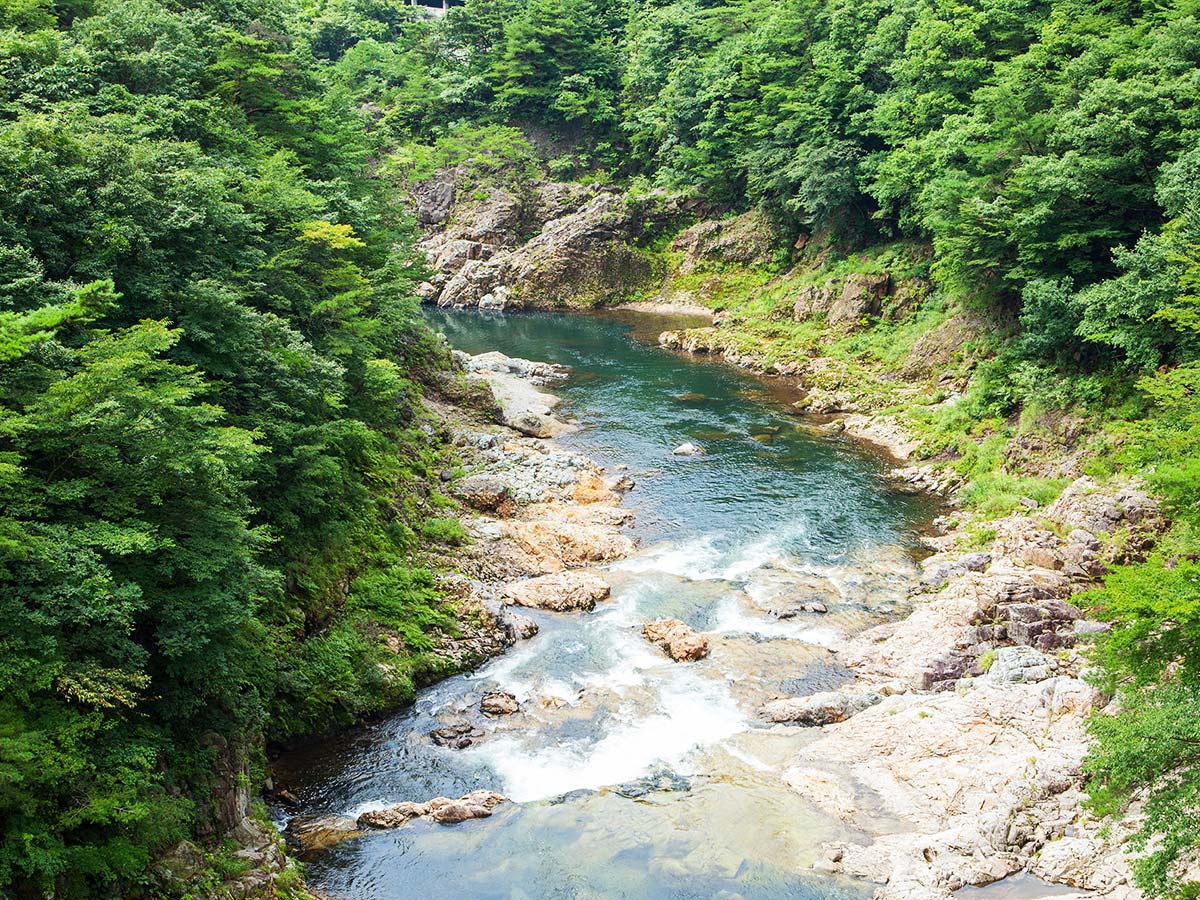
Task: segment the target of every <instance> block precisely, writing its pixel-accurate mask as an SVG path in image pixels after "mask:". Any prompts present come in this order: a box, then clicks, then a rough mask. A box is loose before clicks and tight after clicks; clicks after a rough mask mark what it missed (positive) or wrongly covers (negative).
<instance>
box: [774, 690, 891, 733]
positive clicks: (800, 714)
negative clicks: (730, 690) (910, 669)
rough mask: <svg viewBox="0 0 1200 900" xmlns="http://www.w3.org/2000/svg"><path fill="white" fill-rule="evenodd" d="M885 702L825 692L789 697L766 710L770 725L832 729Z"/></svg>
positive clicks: (875, 695) (865, 695)
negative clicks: (828, 726) (782, 724)
mask: <svg viewBox="0 0 1200 900" xmlns="http://www.w3.org/2000/svg"><path fill="white" fill-rule="evenodd" d="M881 700H883V696H882V695H881V694H878V693H876V692H875V691H867V692H865V693H861V694H851V693H847V692H843V691H823V692H821V693H819V694H813V695H811V696H809V697H788V698H785V699H783V700H772V701H771V702H770V703H767V704H765V705H764V706H763V707H762V710H761V713H762V715H763V716H764V717H766V718H767V720H768V721H771V722H775V723H787V724H793V725H815V726H819V725H832V724H833V723H834V722H844V721H846V720H847V719H848V718H850V717H851V716H853V715H854V714H855V713H860V712H862V711H863V710H864V709H867V708H868V707H870V706H874V705H875V704H876V703H879V702H880V701H881Z"/></svg>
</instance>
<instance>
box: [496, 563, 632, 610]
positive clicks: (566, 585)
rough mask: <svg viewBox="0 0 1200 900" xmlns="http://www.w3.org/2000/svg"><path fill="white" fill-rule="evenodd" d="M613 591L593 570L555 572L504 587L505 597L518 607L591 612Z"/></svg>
mask: <svg viewBox="0 0 1200 900" xmlns="http://www.w3.org/2000/svg"><path fill="white" fill-rule="evenodd" d="M610 593H611V589H610V588H609V586H608V582H606V581H605V580H604V579H603V578H601V577H600V576H598V575H594V574H592V573H591V572H554V573H552V574H550V575H541V576H538V577H537V578H528V579H526V580H525V581H518V582H514V583H513V584H510V585H508V586H507V587H505V588H504V598H505V599H506V600H507V601H508V602H509V603H512V604H513V605H515V606H528V607H532V608H533V609H548V610H551V611H553V612H567V611H569V610H585V611H590V610H592V609H594V608H595V607H596V601H598V600H607V599H608V597H609V594H610Z"/></svg>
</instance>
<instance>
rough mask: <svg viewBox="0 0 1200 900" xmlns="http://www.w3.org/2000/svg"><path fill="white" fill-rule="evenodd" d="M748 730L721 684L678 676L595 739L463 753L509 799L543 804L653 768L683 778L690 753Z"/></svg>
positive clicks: (497, 745) (514, 743)
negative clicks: (643, 709)
mask: <svg viewBox="0 0 1200 900" xmlns="http://www.w3.org/2000/svg"><path fill="white" fill-rule="evenodd" d="M748 727H749V722H748V721H747V718H746V716H745V714H744V713H742V711H741V710H739V709H738V706H737V704H736V703H735V702H734V701H733V698H732V697H731V696H730V695H729V692H728V690H727V689H726V688H725V686H724V684H722V683H720V682H716V681H712V680H710V679H705V678H698V677H695V676H693V675H690V674H689V673H686V672H685V671H679V672H678V673H677V674H676V676H675V677H673V678H670V679H669V680H667V681H666V682H665V683H663V684H662V686H661V688H660V691H659V693H658V696H657V698H656V704H655V709H654V710H653V711H652V712H648V713H639V712H633V713H632V714H626V715H623V716H622V717H621V718H620V720H619V721H618V723H617V724H616V725H615V726H613V727H612V728H611V730H609V731H608V732H607V733H606V734H605V735H604V736H603V737H601V738H599V739H598V740H595V741H591V740H588V741H571V742H564V743H559V744H555V745H551V746H545V747H536V748H530V747H528V746H527V745H526V744H525V743H524V742H523V741H521V740H518V739H516V738H511V737H503V738H498V739H496V740H492V741H489V742H487V743H486V744H483V745H481V746H480V747H479V748H478V749H476V748H471V749H469V750H466V751H463V752H464V753H467V754H471V755H474V756H477V757H479V758H480V759H481V760H482V761H484V762H485V763H486V764H487V766H488V768H489V769H491V770H492V771H493V772H495V773H496V775H497V776H498V777H499V779H500V783H501V785H502V787H501V788H500V790H501V791H502V792H503V793H505V794H506V795H508V796H509V797H511V798H512V799H513V800H516V801H530V800H544V799H547V798H549V797H556V796H559V795H561V794H565V793H568V792H570V791H574V790H579V789H581V788H591V789H595V788H601V787H606V786H609V785H614V784H621V783H624V782H628V781H633V780H636V779H638V778H641V777H643V776H645V775H648V774H650V773H651V772H652V771H654V770H655V769H656V768H658V767H660V766H667V767H669V768H670V769H672V770H673V771H675V772H678V773H679V774H683V775H686V774H689V773H690V771H691V767H690V766H689V761H690V758H691V757H692V756H693V755H694V753H695V751H696V750H698V749H700V748H703V747H706V746H712V745H714V744H718V743H720V742H722V741H724V740H725V739H727V738H729V737H730V736H732V735H734V734H737V733H738V732H741V731H744V730H745V729H746V728H748Z"/></svg>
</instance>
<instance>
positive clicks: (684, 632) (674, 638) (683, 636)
mask: <svg viewBox="0 0 1200 900" xmlns="http://www.w3.org/2000/svg"><path fill="white" fill-rule="evenodd" d="M642 636H643V637H644V638H645V639H646V640H648V641H649V642H650V643H652V644H657V645H658V646H659V647H660V648H662V649H663V650H664V651H665V652H666V654H667V656H669V657H671V659H673V660H675V661H676V662H692V661H694V660H697V659H703V658H704V657H705V656H708V638H706V637H705V636H704V635H702V634H697V633H696V632H695V631H693V630H692V629H691V628H689V627H688V626H687V625H685V624H684V623H683V622H680V621H679V620H678V619H659V620H658V621H655V622H647V623H646V624H645V625H643V626H642Z"/></svg>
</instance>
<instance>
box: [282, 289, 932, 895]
mask: <svg viewBox="0 0 1200 900" xmlns="http://www.w3.org/2000/svg"><path fill="white" fill-rule="evenodd" d="M429 318H430V322H431V324H432V325H433V326H434V327H435V328H438V329H440V330H442V331H443V332H444V333H445V334H446V336H447V338H448V339H449V340H450V342H451V343H452V344H453V345H454V346H455V347H457V348H459V349H461V350H464V351H466V352H468V353H479V352H484V351H487V350H500V351H502V352H503V353H506V354H508V355H510V356H523V357H527V358H530V359H536V360H545V361H550V362H555V363H560V364H562V365H565V366H567V367H569V368H570V370H571V376H570V377H569V378H568V379H567V380H566V381H565V382H564V383H562V384H560V385H555V387H554V390H555V391H556V392H557V393H559V394H560V395H561V396H562V397H563V398H564V400H565V401H566V404H567V406H566V411H567V412H568V413H569V414H571V415H573V416H575V417H576V418H577V419H578V420H579V421H580V423H581V424H582V425H583V426H584V427H583V428H582V429H581V430H579V431H577V432H574V433H572V434H570V435H568V436H566V437H565V438H563V439H562V440H561V443H562V444H565V445H566V447H567V448H569V449H573V450H576V451H578V452H580V453H583V454H585V455H587V456H590V457H591V458H593V459H595V460H596V461H597V462H598V463H600V464H601V465H604V466H614V465H618V464H621V465H626V466H628V467H629V469H630V470H631V473H632V474H633V476H634V478H635V480H636V487H635V488H634V489H633V491H632V492H631V493H630V494H629V495H628V497H627V499H626V503H627V504H628V505H629V506H630V507H632V508H633V509H634V510H635V512H636V514H637V522H636V524H635V526H634V534H635V536H637V537H638V538H639V539H640V541H641V542H642V546H643V549H642V550H641V551H639V553H638V554H636V555H635V556H633V557H631V558H630V559H628V560H625V561H623V562H621V563H618V564H616V565H615V566H613V567H611V569H610V571H609V572H608V573H607V577H608V578H609V580H610V581H611V583H612V587H613V597H612V600H611V601H610V602H608V603H605V604H603V605H602V606H601V607H599V608H598V609H597V610H596V612H595V613H593V614H591V615H587V616H578V617H577V616H569V615H567V616H563V615H560V616H555V615H553V614H545V613H534V615H535V617H536V618H537V619H538V621H539V624H540V625H541V628H542V630H541V632H540V633H539V635H538V636H537V637H536V638H534V639H533V640H531V641H528V642H525V643H523V644H521V645H519V646H518V647H516V648H514V649H513V650H512V651H511V652H510V653H508V654H507V655H506V656H504V657H501V658H500V659H497V660H494V661H493V662H491V663H489V664H488V665H486V666H484V667H483V668H482V669H480V670H479V671H477V672H475V673H472V674H470V675H466V676H459V677H456V678H452V679H448V680H447V681H444V682H442V683H440V684H438V685H435V686H433V687H431V688H429V689H427V690H424V691H422V692H421V693H420V695H419V696H418V698H417V700H416V702H415V703H414V704H413V705H412V706H411V707H409V708H407V709H405V710H403V711H401V712H400V713H397V714H396V715H394V716H392V717H390V718H388V719H386V720H385V721H382V722H380V723H377V724H375V725H371V726H367V727H364V728H361V729H358V730H356V731H354V732H351V733H348V734H346V735H342V736H339V737H338V738H335V739H333V740H330V741H326V742H323V743H318V744H313V745H312V746H309V747H307V748H303V749H300V750H297V751H295V752H293V753H290V754H288V755H286V756H285V757H284V758H282V759H280V760H278V761H277V764H276V772H277V775H278V777H279V779H280V781H281V782H282V783H283V784H285V785H287V786H288V788H289V789H291V790H292V791H293V792H294V793H296V794H297V795H298V796H299V797H300V800H301V802H302V805H303V812H304V814H305V815H341V816H347V815H349V816H356V815H358V814H360V813H361V812H363V811H365V810H367V809H373V808H379V807H382V806H385V805H388V804H391V803H395V802H398V801H400V800H423V799H427V798H429V797H433V796H437V795H446V796H458V795H460V794H462V793H465V792H466V791H469V790H473V789H476V788H481V787H483V788H490V789H496V790H500V791H502V792H503V793H505V794H507V795H508V796H510V797H512V798H513V799H514V800H516V801H518V802H517V803H513V804H506V805H505V806H503V807H501V808H500V810H499V811H498V812H497V813H496V814H495V815H494V816H493V817H492V818H490V819H485V820H478V821H472V822H467V823H464V824H463V825H460V826H456V827H453V828H445V827H442V826H437V825H432V824H429V823H426V822H423V821H418V822H414V823H411V824H409V825H407V826H405V827H404V828H401V829H399V830H396V831H390V832H374V833H370V834H367V835H365V836H362V837H359V838H356V839H353V840H350V841H346V842H344V843H340V844H337V845H335V846H333V847H330V848H327V849H324V850H321V851H320V852H316V853H313V854H311V856H310V857H309V859H308V863H309V874H310V878H311V880H312V882H313V884H314V885H316V886H317V887H319V888H322V889H324V890H327V891H328V892H329V893H330V894H331V895H333V896H337V897H345V898H349V900H368V898H369V900H392V898H397V900H398V898H402V897H404V898H408V897H422V896H424V895H426V894H428V893H431V892H437V893H439V894H441V895H449V896H453V897H455V898H464V900H485V898H531V900H548V898H593V897H595V898H600V897H604V898H608V897H628V898H654V900H657V898H663V900H666V898H681V900H682V898H697V900H699V898H710V897H727V898H736V897H743V898H748V900H749V898H761V900H766V898H794V900H858V898H865V897H867V896H869V895H870V893H871V890H870V889H869V888H868V887H866V886H862V885H856V884H852V883H850V882H843V881H839V880H835V879H830V878H826V877H823V876H818V875H815V874H812V873H810V872H808V871H806V870H807V868H808V866H809V865H811V863H812V862H813V861H814V860H815V859H816V854H817V852H818V850H819V847H820V844H821V842H822V841H825V840H830V839H834V838H851V839H853V837H854V834H853V833H852V832H849V831H848V830H847V829H846V827H845V826H844V825H842V824H840V823H838V822H835V821H832V820H830V819H828V818H827V817H825V816H823V815H822V814H820V813H819V812H818V811H816V810H815V809H814V808H812V807H811V806H809V805H808V804H807V803H806V801H804V799H803V798H801V797H800V796H799V795H797V794H795V793H794V792H792V791H790V790H788V789H787V788H786V787H785V786H784V785H783V784H782V782H781V780H780V773H781V772H782V771H783V770H784V769H785V768H786V765H787V760H788V758H789V755H790V754H792V753H794V752H795V750H796V749H797V748H798V747H799V746H800V745H801V744H802V743H803V742H804V741H806V740H809V739H810V736H808V735H805V734H798V733H797V732H798V731H801V730H798V729H795V730H791V731H788V732H787V733H781V732H780V731H779V730H778V729H776V730H773V731H772V730H767V729H764V728H762V727H761V723H760V722H758V721H757V720H756V719H755V716H754V711H755V709H756V708H757V706H758V705H759V704H760V703H761V702H762V701H763V700H764V699H766V698H768V697H770V696H774V695H778V694H781V693H799V692H805V691H812V690H819V689H827V688H829V687H833V686H836V685H837V684H839V683H842V682H843V681H844V680H845V679H846V678H847V677H848V673H846V672H845V670H844V669H841V668H840V667H838V666H836V665H834V664H833V663H832V661H831V658H830V655H829V652H828V650H827V649H826V646H827V644H828V643H829V642H830V641H831V640H834V639H836V637H837V636H838V635H839V634H844V633H850V632H853V631H855V630H857V629H859V628H862V627H866V625H868V624H871V623H872V622H875V621H879V620H880V618H881V617H882V616H885V615H889V614H894V612H895V611H896V609H897V608H898V606H899V605H900V604H902V603H903V602H904V601H903V598H904V596H905V589H906V587H907V584H908V580H909V579H910V578H911V575H912V568H913V562H912V556H913V553H914V552H915V549H916V548H915V540H914V538H913V535H914V531H915V529H916V528H917V527H918V526H919V525H920V524H921V523H922V522H923V521H925V520H927V518H928V517H929V515H930V510H931V506H930V504H928V503H927V502H925V501H923V500H921V499H920V498H916V497H913V496H911V495H907V494H903V493H900V492H897V491H894V490H891V489H890V488H889V487H888V485H887V483H886V481H885V480H884V478H883V474H884V472H885V468H886V466H885V463H884V462H883V461H882V460H881V459H879V458H878V457H876V456H874V455H872V454H871V453H869V452H866V451H864V450H862V449H860V448H858V447H856V446H854V445H852V444H850V443H849V442H846V441H843V440H841V439H838V438H833V437H830V436H827V435H825V434H822V433H818V432H814V431H812V430H811V429H809V428H807V427H805V425H804V423H803V422H801V421H799V420H798V419H797V418H796V417H794V416H792V415H790V414H789V412H788V407H787V401H788V396H787V394H788V386H787V385H786V384H785V383H783V382H781V381H779V380H775V381H771V380H767V379H757V378H754V377H753V376H750V375H748V374H746V373H744V372H739V371H737V370H735V369H733V368H732V367H729V366H726V365H724V364H721V363H719V362H716V361H710V360H703V359H691V358H687V357H684V356H680V355H677V354H672V353H669V352H667V351H664V350H661V349H659V348H658V347H657V346H655V345H654V344H653V338H654V337H655V336H656V335H657V331H658V330H662V329H663V328H665V327H670V326H671V325H672V324H673V323H670V322H664V321H658V320H655V319H654V318H653V317H646V316H637V317H630V316H620V315H596V316H575V317H566V316H555V315H506V316H501V315H491V316H489V315H482V314H472V313H449V312H444V311H431V312H430V313H429ZM656 329H657V330H656ZM647 338H649V340H650V343H647V342H646V339H647ZM685 441H693V442H696V443H699V444H701V445H702V446H703V447H704V448H705V454H704V455H703V456H699V457H693V458H677V457H674V456H672V454H671V450H672V448H674V447H675V446H677V445H679V444H681V443H683V442H685ZM798 591H804V592H808V593H807V594H806V596H808V597H809V598H810V599H814V598H816V599H820V600H821V602H822V604H824V605H825V607H826V608H827V613H826V614H822V615H820V616H817V615H798V616H795V617H790V614H789V617H788V618H786V619H784V618H777V617H772V616H771V615H768V614H767V613H766V612H764V610H766V611H768V612H769V611H770V610H771V608H772V606H771V604H773V603H775V602H776V601H777V600H778V598H779V597H780V596H783V597H787V596H791V595H793V594H795V593H796V592H798ZM668 615H669V616H676V617H679V618H682V619H684V620H686V621H688V622H689V623H690V624H692V625H693V626H695V627H697V628H701V629H704V630H705V631H707V632H708V633H709V634H710V636H711V638H712V640H713V642H714V648H713V652H712V654H711V656H710V657H709V658H708V659H706V660H703V661H701V662H699V663H694V664H688V665H679V664H675V663H671V662H669V661H667V660H665V658H664V657H663V656H662V654H661V653H659V652H658V651H657V650H655V649H654V648H652V647H650V645H648V644H647V643H646V642H645V641H644V640H642V638H641V637H640V633H639V629H640V624H641V623H643V622H645V621H647V620H648V619H652V618H659V617H663V616H668ZM496 688H501V689H504V690H508V691H511V692H512V693H514V694H516V695H517V696H518V697H519V698H520V699H521V701H522V710H521V712H520V713H518V714H517V715H514V716H509V717H505V718H504V719H502V720H494V721H483V720H482V718H481V716H480V715H479V713H478V703H479V699H480V697H481V695H482V693H483V692H485V691H487V690H491V689H496ZM459 721H466V722H470V723H471V724H472V725H475V726H478V727H479V728H480V729H481V730H482V732H483V733H482V736H481V737H480V739H479V740H478V742H477V743H476V744H474V745H472V746H470V747H468V748H466V749H463V750H449V749H446V748H443V747H438V746H436V745H434V744H433V743H432V742H431V741H430V739H429V737H428V734H429V732H430V731H431V730H433V729H435V728H438V727H441V726H444V725H446V724H447V723H448V722H459Z"/></svg>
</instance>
